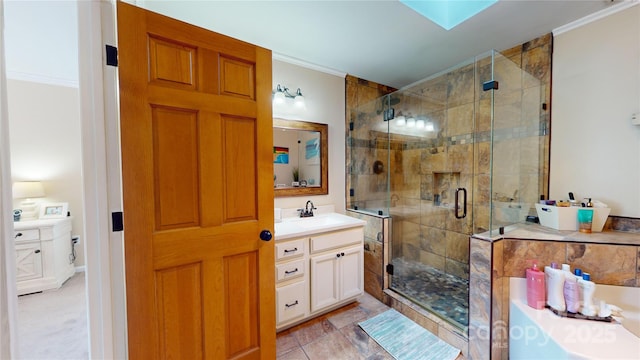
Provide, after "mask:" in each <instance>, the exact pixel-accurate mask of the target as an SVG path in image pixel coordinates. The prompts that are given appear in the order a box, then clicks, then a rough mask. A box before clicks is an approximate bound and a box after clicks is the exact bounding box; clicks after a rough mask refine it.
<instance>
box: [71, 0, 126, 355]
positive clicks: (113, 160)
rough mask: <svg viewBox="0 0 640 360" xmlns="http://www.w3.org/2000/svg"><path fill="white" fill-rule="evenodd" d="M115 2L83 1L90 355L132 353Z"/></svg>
mask: <svg viewBox="0 0 640 360" xmlns="http://www.w3.org/2000/svg"><path fill="white" fill-rule="evenodd" d="M116 40H117V37H116V21H115V3H114V2H112V1H110V0H92V1H78V50H79V51H78V54H79V61H78V63H79V70H80V71H79V82H80V114H81V131H82V166H83V191H84V206H85V213H84V228H85V234H84V236H85V239H88V241H85V259H86V263H87V267H86V280H87V305H88V306H87V308H88V320H89V321H88V327H89V329H88V330H89V343H90V357H91V358H93V359H125V358H126V357H127V346H126V343H127V342H126V339H127V332H126V329H127V327H126V305H125V284H124V281H125V278H124V246H123V245H124V244H123V236H122V232H112V231H111V225H112V224H111V213H112V212H118V211H122V191H121V180H120V179H121V171H120V141H119V139H120V128H119V117H118V90H117V89H118V87H117V68H115V67H112V66H107V65H106V64H105V60H104V59H105V56H104V54H105V46H104V44H112V45H114V46H115V45H116Z"/></svg>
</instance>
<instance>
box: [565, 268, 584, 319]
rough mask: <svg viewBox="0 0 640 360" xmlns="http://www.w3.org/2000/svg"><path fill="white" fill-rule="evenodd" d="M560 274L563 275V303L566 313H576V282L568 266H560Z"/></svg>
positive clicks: (578, 301)
mask: <svg viewBox="0 0 640 360" xmlns="http://www.w3.org/2000/svg"><path fill="white" fill-rule="evenodd" d="M562 272H563V273H564V286H563V295H564V303H565V304H566V306H567V311H569V312H572V313H577V312H578V310H580V291H579V290H578V282H577V281H576V278H575V277H574V275H573V273H572V272H571V267H570V266H569V264H562Z"/></svg>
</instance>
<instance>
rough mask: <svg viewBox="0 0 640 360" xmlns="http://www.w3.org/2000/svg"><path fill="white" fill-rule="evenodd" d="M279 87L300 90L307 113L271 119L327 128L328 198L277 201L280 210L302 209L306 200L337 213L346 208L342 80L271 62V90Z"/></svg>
mask: <svg viewBox="0 0 640 360" xmlns="http://www.w3.org/2000/svg"><path fill="white" fill-rule="evenodd" d="M278 84H280V85H283V86H286V87H288V88H291V89H292V90H291V91H292V92H295V91H296V89H298V88H300V90H301V91H302V94H303V95H304V97H305V102H306V110H305V111H304V112H303V113H301V114H298V115H290V114H278V113H274V114H273V117H274V118H275V117H280V118H289V119H295V120H303V121H310V122H316V123H323V124H328V125H329V194H328V195H317V196H303V197H285V198H276V199H275V201H274V206H275V207H279V208H296V207H297V208H299V207H303V206H304V204H305V203H306V201H307V200H311V201H313V203H314V205H316V206H317V205H329V204H332V205H335V207H336V211H338V212H344V208H345V193H344V188H345V185H344V184H345V138H344V133H345V125H344V124H345V120H344V76H343V75H342V76H341V75H338V74H332V73H329V72H323V71H319V70H314V69H311V68H307V67H303V66H299V65H294V64H292V63H289V62H285V61H279V60H274V61H273V89H275V88H276V86H277V85H278Z"/></svg>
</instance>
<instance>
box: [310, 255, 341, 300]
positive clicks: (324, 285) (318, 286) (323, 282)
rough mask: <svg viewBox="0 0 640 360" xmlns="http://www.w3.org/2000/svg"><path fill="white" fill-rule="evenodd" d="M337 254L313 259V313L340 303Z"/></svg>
mask: <svg viewBox="0 0 640 360" xmlns="http://www.w3.org/2000/svg"><path fill="white" fill-rule="evenodd" d="M339 259H340V258H339V257H337V252H336V253H333V252H332V253H329V254H325V255H319V256H313V257H311V312H314V311H316V310H320V309H322V308H325V307H327V306H330V305H333V304H335V303H337V302H338V300H339V299H340V297H339V296H340V295H339V294H338V265H339V261H338V260H339Z"/></svg>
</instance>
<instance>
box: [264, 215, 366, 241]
mask: <svg viewBox="0 0 640 360" xmlns="http://www.w3.org/2000/svg"><path fill="white" fill-rule="evenodd" d="M365 224H366V222H365V221H364V220H359V219H356V218H352V217H350V216H346V215H343V214H338V213H329V214H322V215H317V216H313V217H307V218H298V217H294V218H284V219H282V222H279V223H276V224H275V236H276V240H284V239H289V238H292V237H298V236H305V235H309V234H312V233H318V232H324V231H334V230H340V229H347V228H350V227H357V226H364V225H365Z"/></svg>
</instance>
